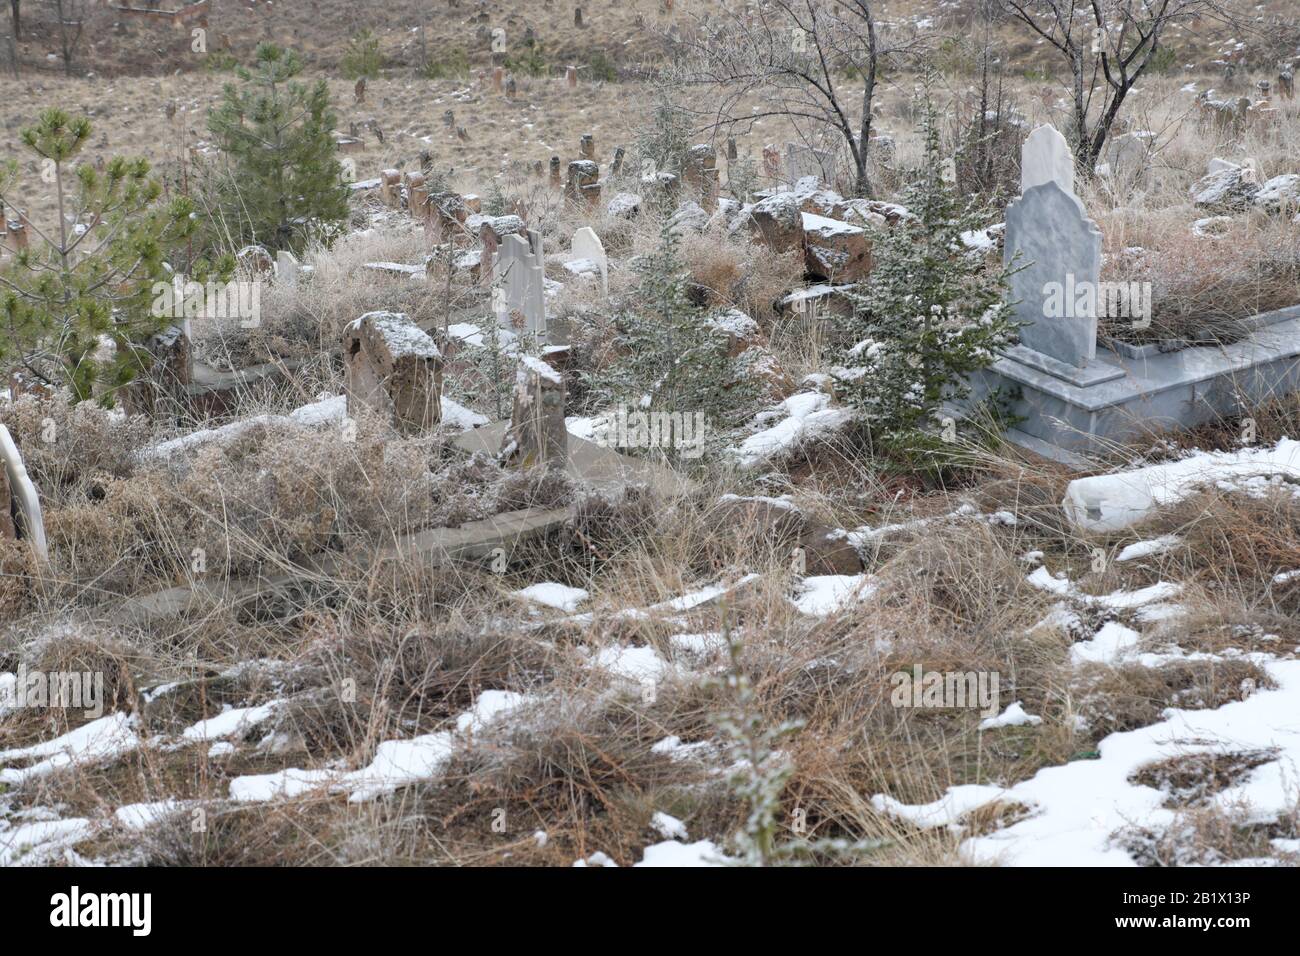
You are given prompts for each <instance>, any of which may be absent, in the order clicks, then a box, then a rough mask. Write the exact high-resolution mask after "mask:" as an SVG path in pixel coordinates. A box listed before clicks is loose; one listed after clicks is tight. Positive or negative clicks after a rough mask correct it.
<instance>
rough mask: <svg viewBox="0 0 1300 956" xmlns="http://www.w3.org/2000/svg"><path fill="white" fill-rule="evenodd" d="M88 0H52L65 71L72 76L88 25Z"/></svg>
mask: <svg viewBox="0 0 1300 956" xmlns="http://www.w3.org/2000/svg"><path fill="white" fill-rule="evenodd" d="M87 2H88V0H50V3H52V4H53V5H54V15H55V16H56V17H57V18H58V21H59V46H60V52H61V53H62V54H63V72H64V73H66V74H67V75H68V76H72V64H73V61H74V60H75V59H76V56H77V47H78V46H79V45H80V44H81V32H82V30H83V29H84V28H85V26H86V4H87Z"/></svg>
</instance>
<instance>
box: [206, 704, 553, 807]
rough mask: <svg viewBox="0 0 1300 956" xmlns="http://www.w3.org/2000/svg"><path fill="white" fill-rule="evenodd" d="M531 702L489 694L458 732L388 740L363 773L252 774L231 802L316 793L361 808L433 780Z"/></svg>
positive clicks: (462, 719)
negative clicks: (471, 739) (476, 737)
mask: <svg viewBox="0 0 1300 956" xmlns="http://www.w3.org/2000/svg"><path fill="white" fill-rule="evenodd" d="M529 700H530V698H529V697H527V696H525V695H523V694H517V693H515V692H514V691H504V690H488V691H484V692H483V693H481V694H480V695H479V696H478V699H477V700H476V701H475V702H474V706H473V707H471V708H470V709H469V710H467V711H465V712H464V713H462V714H460V715H459V716H458V717H457V718H456V720H455V721H454V724H453V726H454V729H453V730H440V731H436V732H434V733H431V734H423V735H421V736H419V737H413V738H411V739H409V740H386V741H384V742H383V743H381V744H380V745H379V746H378V747H376V748H375V755H374V758H373V759H372V760H371V761H370V763H369V764H368V765H367V766H365V767H362V768H360V769H358V770H352V771H346V772H344V771H340V770H336V769H332V768H322V769H318V770H299V769H288V770H280V771H277V772H275V773H267V774H250V775H246V776H242V777H236V778H235V779H234V780H232V781H230V797H231V799H232V800H239V801H245V802H260V801H267V800H277V799H285V798H291V797H297V796H301V795H302V794H305V793H310V792H311V791H313V790H318V789H325V788H328V790H329V791H330V792H332V793H346V794H348V802H349V803H362V802H365V801H368V800H373V799H374V798H375V797H379V796H383V795H384V794H387V793H392V792H393V791H394V790H397V789H398V788H399V787H405V786H409V785H411V784H413V783H419V782H421V781H425V780H432V779H434V778H436V777H437V776H438V775H439V774H441V772H442V769H443V768H444V767H445V766H446V765H447V762H448V761H449V760H450V759H451V758H452V756H453V755H454V754H455V753H456V750H457V748H458V747H460V746H462V745H463V744H464V743H465V741H466V739H467V738H468V736H469V735H472V734H473V733H476V732H478V731H481V730H482V729H484V728H485V727H486V726H488V725H489V724H490V723H491V722H492V721H493V720H495V719H497V718H498V717H500V716H502V715H504V714H508V713H510V712H511V711H513V710H516V709H517V708H519V707H520V706H522V705H523V704H525V703H527V702H528V701H529Z"/></svg>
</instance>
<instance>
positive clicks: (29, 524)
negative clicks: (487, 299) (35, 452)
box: [0, 411, 564, 561]
mask: <svg viewBox="0 0 1300 956" xmlns="http://www.w3.org/2000/svg"><path fill="white" fill-rule="evenodd" d="M560 414H561V415H563V414H564V413H563V411H561V413H560ZM561 424H563V422H561ZM0 461H3V464H4V470H5V477H6V479H8V482H9V495H10V498H11V501H12V505H11V511H13V512H17V514H18V518H19V527H18V529H17V530H18V536H19V537H20V538H23V539H25V540H28V541H30V542H31V543H32V550H33V551H35V552H36V554H37V556H39V557H40V559H41V560H42V561H48V560H49V558H50V552H49V549H48V547H47V546H46V543H45V520H44V518H43V517H42V516H41V497H40V495H39V494H38V493H37V491H36V485H34V484H33V483H32V479H31V478H29V477H28V475H27V466H26V465H24V464H23V456H22V455H21V454H20V453H19V451H18V446H17V445H16V444H14V440H13V436H12V435H10V434H9V429H8V428H6V427H5V426H4V425H0ZM3 504H4V505H9V504H10V502H9V501H5V502H3Z"/></svg>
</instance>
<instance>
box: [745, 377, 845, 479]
mask: <svg viewBox="0 0 1300 956" xmlns="http://www.w3.org/2000/svg"><path fill="white" fill-rule="evenodd" d="M829 406H830V396H828V395H823V394H822V393H821V392H800V393H799V394H798V395H791V396H790V397H789V398H787V399H786V400H785V401H783V402H781V404H780V406H778V408H777V410H776V412H775V413H773V412H767V413H764V414H763V415H760V416H759V417H758V418H757V419H755V420H756V421H758V422H759V423H760V424H765V423H766V421H768V420H771V419H773V418H779V421H777V423H776V424H774V425H772V426H770V427H768V428H765V429H763V430H762V431H760V432H757V433H756V434H753V435H750V436H749V437H748V438H746V439H745V440H744V441H742V442H741V443H740V446H739V447H738V448H736V449H733V454H734V455H735V457H736V459H737V462H738V463H739V464H740V466H741V467H742V468H755V467H757V466H759V465H761V464H763V463H764V462H766V461H768V460H770V459H772V458H775V457H777V456H780V455H785V454H789V453H790V452H792V451H794V450H796V449H797V448H798V447H799V446H800V445H801V444H802V443H804V442H807V441H812V440H814V439H817V438H822V437H825V436H827V435H830V434H832V433H833V432H835V431H837V430H839V429H840V428H842V427H843V426H844V425H845V424H847V423H848V422H849V421H850V420H851V419H852V418H853V413H852V412H851V411H850V410H849V409H847V408H831V407H829Z"/></svg>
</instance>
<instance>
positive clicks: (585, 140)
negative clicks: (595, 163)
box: [578, 133, 596, 159]
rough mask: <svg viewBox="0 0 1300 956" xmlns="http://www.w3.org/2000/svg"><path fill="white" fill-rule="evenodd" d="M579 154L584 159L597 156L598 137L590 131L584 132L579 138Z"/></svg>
mask: <svg viewBox="0 0 1300 956" xmlns="http://www.w3.org/2000/svg"><path fill="white" fill-rule="evenodd" d="M578 155H580V156H581V157H582V158H583V159H595V158H596V137H594V136H592V135H591V134H590V133H583V134H582V136H581V138H580V139H579V140H578Z"/></svg>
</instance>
